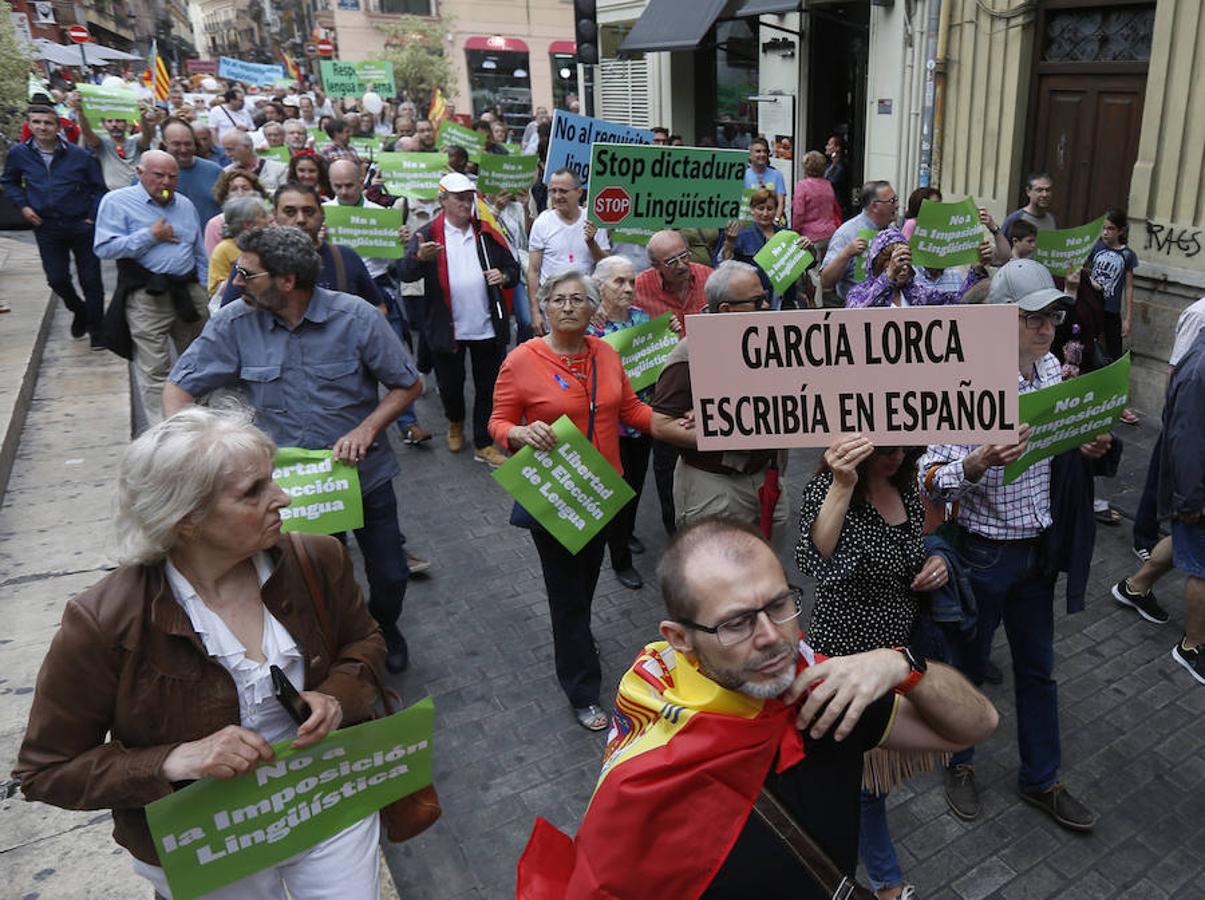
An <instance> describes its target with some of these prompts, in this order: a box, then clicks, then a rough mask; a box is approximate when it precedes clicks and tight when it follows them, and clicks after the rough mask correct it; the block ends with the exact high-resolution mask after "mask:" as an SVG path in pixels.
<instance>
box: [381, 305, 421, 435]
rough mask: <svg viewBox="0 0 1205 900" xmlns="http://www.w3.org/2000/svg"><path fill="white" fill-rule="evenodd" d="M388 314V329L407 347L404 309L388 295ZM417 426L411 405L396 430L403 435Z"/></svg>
mask: <svg viewBox="0 0 1205 900" xmlns="http://www.w3.org/2000/svg"><path fill="white" fill-rule="evenodd" d="M388 305H389V314H388V315H387V316H386V319H387V320H388V322H389V327H390V328H392V329H393V333H394V334H396V335H397V336H398V337H399V338H401V340H402V343H403V344H406V345H407V346H409V343H410V323H409V321H407V319H406V307H405V306H403V305H402V300H401V298H400V297H397V296H395V295H390V296H389V300H388ZM417 424H418V413H416V412H415V411H414V404H413V403H411V404H410V405H409V406H407V407H406V408H405V409H403V410H402V411H401V413H400V414H399V415H398V417H397V427H398V430H399V431H400V432H401V433H402V434H403V435H405V434H406V432H407V431H409V430H410V426H411V425H417Z"/></svg>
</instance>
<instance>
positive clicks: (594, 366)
mask: <svg viewBox="0 0 1205 900" xmlns="http://www.w3.org/2000/svg"><path fill="white" fill-rule="evenodd" d="M597 407H598V363H597V361H596V360H593V359H591V360H590V424H589V425H587V426H586V440H588V441H589V442H590V443H594V413H595V411H596V410H597Z"/></svg>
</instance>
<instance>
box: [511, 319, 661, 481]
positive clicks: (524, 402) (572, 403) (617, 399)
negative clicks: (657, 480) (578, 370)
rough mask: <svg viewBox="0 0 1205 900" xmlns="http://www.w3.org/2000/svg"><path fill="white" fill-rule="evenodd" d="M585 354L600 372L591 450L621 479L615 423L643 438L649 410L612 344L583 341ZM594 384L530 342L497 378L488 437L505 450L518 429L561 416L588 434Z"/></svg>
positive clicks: (539, 341) (516, 351) (543, 343)
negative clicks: (599, 454) (594, 450)
mask: <svg viewBox="0 0 1205 900" xmlns="http://www.w3.org/2000/svg"><path fill="white" fill-rule="evenodd" d="M586 349H587V350H588V351H589V353H590V366H591V367H593V368H595V369H596V370H597V372H598V394H597V396H596V397H595V415H594V440H593V444H594V446H595V448H596V449H597V450H598V452H599V453H601V454H602V455H603V456H605V457H606V458H607V462H609V463H610V464H611V465H612V466H614V467H615V471H616V472H619V473H620V474H621V475H622V474H623V466H622V464H621V463H620V461H619V423H620V422H621V421H622V422H623V424H625V425H627V426H629V427H631V428H635V429H637V430H638V431H643V432H645V433H646V434H647V433H648V431H649V429H650V427H651V422H652V417H653V410H652V408H651V407H650V406H648V404H646V403H643V402H641V401H640V400H638V399H636V393H635V392H634V391H633V390H632V385H631V384H629V383H628V376H627V373H625V372H624V370H623V364H622V363H621V362H620V360H619V354H618V353H616V352H615V349H614V348H613V347H612V346H611V345H610V344H608V343H607V342H606V341H603V340H600V339H599V338H595V337H590V336H588V335H587V336H586ZM592 384H593V379H592V378H591V377H590V375H589V371H587V376H586V379H585V380H584V381H583V380H581V379H579V378H577V377H576V376H574V374H573V373H572V372H570V371H569V369H568V368H566V366H565V365H564V363H562V362H561V358H560V356H559V355H558V354H556V353H554V352H553V351H552V349H551V348H550V347H549V346H548V343H547V342H546V341H545V340H544V339H543V338H538V337H537V338H532V339H531V340H530V341H527V342H525V343H523V344H521V345H520V346H518V347H516V348H515V349H514V350H513V351H512V352H511V353H509V354H508V355H507V357H506V362H504V363H503V364H502V371H501V372H499V373H498V381H497V383H496V384H495V385H494V412H493V414H492V415H491V416H490V434H491V435H492V436H493V438H494V440H495V441H497V442H498V443H499V444H501V445H502V446H503V447H506V446H509V444H508V442H507V437H506V436H507V434H509V433H510V430H511V429H512V428H513V427H515V426H516V425H521V424H524V423H525V422H547V423H548V424H549V425H551V424H552V423H553V422H555V421H556V420H557V419H559V418H560V417H561V416H563V415H567V416H569V418H570V419H572V420H573V424H574V425H576V426H577V428H578V430H579V431H581V433H582V434H586V433H587V429H588V428H589V426H590V392H591V385H592Z"/></svg>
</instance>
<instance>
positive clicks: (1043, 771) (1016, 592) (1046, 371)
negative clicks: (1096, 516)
mask: <svg viewBox="0 0 1205 900" xmlns="http://www.w3.org/2000/svg"><path fill="white" fill-rule="evenodd" d="M988 302H989V303H1009V304H1012V305H1014V306H1016V307H1017V338H1018V348H1017V349H1018V357H1019V363H1020V366H1019V371H1018V375H1017V386H1018V389H1019V390H1020V392H1021V393H1022V394H1024V393H1028V392H1030V391H1036V390H1040V389H1041V388H1044V387H1049V386H1050V385H1052V384H1057V383H1058V382H1060V381H1061V380H1062V372H1061V366H1060V364H1059V361H1058V360H1057V359H1056V358H1055V356H1054V354H1053V353H1051V352H1050V345H1051V343H1052V342H1053V340H1054V331H1055V328H1056V327H1057V326H1058V325H1060V324H1061V323H1062V322H1063V320H1064V319H1065V317H1066V315H1067V311H1066V307H1067V306H1069V305H1070V302H1071V301H1070V299H1069V298H1068V297H1067V296H1065V295H1064V294H1063V292H1062V291H1060V290H1058V289H1057V288H1056V287H1055V286H1054V279H1053V278H1052V277H1051V275H1050V273H1049V272H1048V271H1047V270H1046V268H1045V267H1044V266H1042V265H1041V264H1040V263H1037V262H1034V261H1033V260H1030V259H1014V260H1010V261H1009V262H1008V263H1006V264H1005V265H1004V266H1002V267H1001V268H1000V270H999V271H997V272H996V275H995V277H993V278H992V284H991V289H990V291H989V292H988ZM1028 443H1029V425H1027V424H1025V423H1021V426H1020V428H1019V429H1018V431H1017V443H1015V444H984V445H981V446H978V447H973V446H969V445H962V444H938V445H933V446H930V447H929V448H928V450H927V451H926V453H925V455H924V456H923V457H922V458H921V461H920V481H921V489H922V490H923V491H924V492H925V493H926V494H927V495H928V496H929V497H930V498H931V499H932V500H935V501H937V502H941V503H953V502H957V504H958V507H957V508H958V524H959V525H960V526H961V530H962V540H961V548H960V549H961V555H962V557H963V561H964V562H965V564H966V567H967V572H968V575H969V577H970V581H971V586H972V588H973V589H974V593H975V599H976V602H977V604H978V609H979V619H978V629H977V631H976V633H975V635H974V636H973V637H972V638H970V639H969V640H967V641H963V642H961V643H956V644H955V645H954V646H952V647H951V652H952V655H953V657H954V659H953V662H954V664H955V666H956V667H957V668H958V669H959V670H960V671H962V673H963V674H964V675H966V676H967V677H968V678H969V679H970V680H971V682H972V683H974V684H976V685H978V684H982V683H983V680H984V679H983V676H984V668H985V666H986V664H987V659H988V652H989V651H990V649H991V646H992V638H993V637H994V636H995V633H996V628H997V627H998V626H999V625H1000V623H1001V622H1002V621H1003V623H1004V630H1005V633H1006V634H1007V636H1008V643H1009V646H1010V648H1011V650H1012V657H1013V682H1014V690H1015V693H1016V703H1017V743H1018V747H1019V750H1020V756H1021V768H1020V772H1019V773H1018V788H1019V793H1020V796H1021V799H1022V800H1024V801H1025V802H1026V803H1029V804H1031V805H1033V806H1036V807H1037V808H1039V809H1041V810H1043V811H1044V812H1046V813H1047V814H1049V815H1050V816H1051V817H1052V818H1053V819H1054V820H1055V822H1057V823H1058V824H1059V825H1061V826H1062V827H1064V828H1068V829H1071V830H1073V831H1090V830H1091V829H1092V828H1093V826H1095V824H1096V820H1097V815H1096V813H1095V812H1093V811H1092V810H1091V809H1089V808H1088V807H1087V806H1086V805H1085V804H1084V803H1082V802H1081V801H1079V800H1077V799H1076V798H1074V797H1072V796H1071V794H1070V793H1069V792H1068V791H1067V789H1066V788H1065V787H1064V786H1063V784H1062V783H1061V782H1060V781H1059V765H1060V762H1061V756H1060V745H1059V713H1058V686H1057V684H1056V683H1055V680H1054V581H1055V576H1054V574H1051V573H1049V572H1048V571H1047V570H1046V569H1045V567H1043V566H1041V565H1040V562H1039V545H1040V543H1041V537H1042V533H1043V532H1044V531H1046V529H1048V528H1049V527H1050V526H1051V515H1050V460H1049V459H1045V460H1042V461H1040V462H1037V463H1034V464H1033V465H1032V466H1030V467H1029V468H1028V469H1026V470H1025V471H1024V472H1023V473H1021V475H1020V476H1019V477H1018V478H1017V479H1016V480H1015V481H1012V482H1010V483H1008V484H1007V485H1006V484H1005V483H1004V466H1005V464H1007V463H1010V462H1013V461H1014V460H1017V459H1019V458H1020V457H1021V456H1022V455H1023V454H1024V453H1025V450H1026V447H1027V445H1028ZM1111 443H1112V438H1111V437H1110V436H1109V435H1107V434H1105V435H1101V436H1100V437H1098V438H1096V439H1095V440H1093V441H1092V442H1090V443H1087V444H1083V445H1081V446H1080V448H1079V450H1078V451H1071V452H1080V453H1083V454H1085V455H1086V456H1088V457H1090V458H1093V459H1098V458H1100V457H1101V456H1103V455H1104V454H1105V453H1106V452H1107V451H1108V449H1109V446H1110V444H1111ZM974 757H975V748H974V747H971V748H968V749H967V750H963V751H961V752H959V753H956V754H954V756H953V757H951V760H950V765H949V767H948V768H947V770H946V773H945V782H946V800H947V802H948V803H949V805H950V809H951V810H952V811H953V812H954V814H955V815H957V816H958V817H959V818H962V819H966V820H970V819H974V818H975V817H976V816H978V815H979V810H980V802H979V791H978V788H977V786H976V784H975V771H974V767H973V761H974Z"/></svg>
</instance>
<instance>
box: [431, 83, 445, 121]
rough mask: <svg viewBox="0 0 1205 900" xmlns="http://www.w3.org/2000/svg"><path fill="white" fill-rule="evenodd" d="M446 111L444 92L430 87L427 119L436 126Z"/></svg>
mask: <svg viewBox="0 0 1205 900" xmlns="http://www.w3.org/2000/svg"><path fill="white" fill-rule="evenodd" d="M447 111H448V104H447V101H446V100H444V92H443V91H442V90H441V89H440V88H438V87H435V88H432V89H431V106H430V108H429V109H428V110H427V121H428V122H430V123H431V124H432V125H435V126H436V127H438V123H439V120H440V119H442V118H443V117H444V114H445V113H447Z"/></svg>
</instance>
